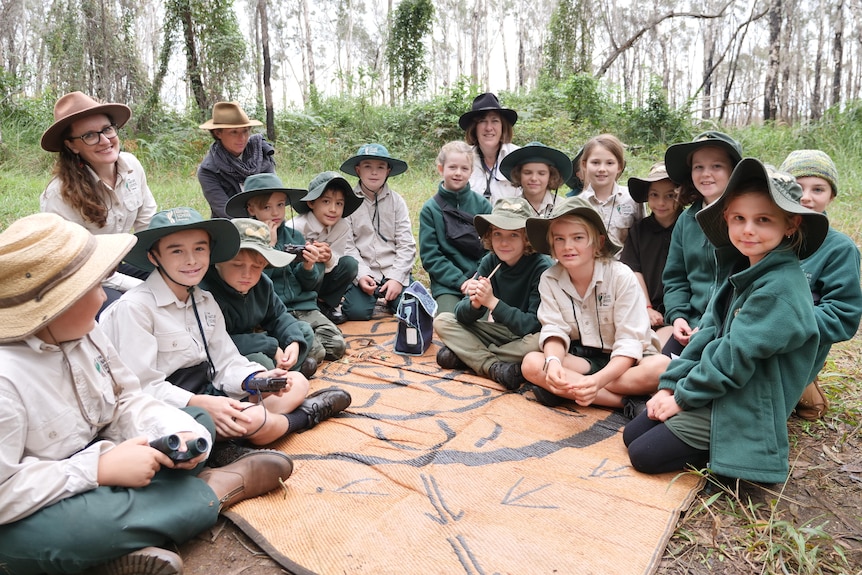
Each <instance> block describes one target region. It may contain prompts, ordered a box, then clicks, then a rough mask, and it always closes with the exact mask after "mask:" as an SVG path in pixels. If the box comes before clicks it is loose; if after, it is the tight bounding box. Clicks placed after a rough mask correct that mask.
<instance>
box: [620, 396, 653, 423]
mask: <svg viewBox="0 0 862 575" xmlns="http://www.w3.org/2000/svg"><path fill="white" fill-rule="evenodd" d="M648 400H649V396H648V395H627V396H625V397H624V398H623V417H625V418H626V419H628V420H629V421H631V420H632V419H634V418H635V417H637V416H638V415H640V414H641V413H643V412H644V411H646V402H647V401H648Z"/></svg>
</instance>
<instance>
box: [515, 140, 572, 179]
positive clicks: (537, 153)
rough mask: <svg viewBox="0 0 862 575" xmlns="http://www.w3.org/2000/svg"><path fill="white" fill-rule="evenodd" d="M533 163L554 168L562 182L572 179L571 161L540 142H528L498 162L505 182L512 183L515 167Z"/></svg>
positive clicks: (558, 151)
mask: <svg viewBox="0 0 862 575" xmlns="http://www.w3.org/2000/svg"><path fill="white" fill-rule="evenodd" d="M533 162H535V163H539V164H547V165H549V166H554V167H555V168H557V171H558V172H560V177H561V178H562V179H563V181H564V182H565V181H567V180H568V179H569V178H570V177H572V161H571V160H570V159H569V157H568V156H567V155H566V154H564V153H563V152H561V151H560V150H557V149H556V148H552V147H550V146H546V145H545V144H543V143H542V142H530V143H529V144H527V145H526V146H524V147H523V148H518V149H517V150H515V151H514V152H510V153H509V154H507V155H506V157H505V158H503V161H502V162H500V172H501V173H502V174H503V175H504V176H506V179H507V180H509V181H512V178H511V177H510V176H511V174H512V170H513V169H514V168H515V166H521V165H523V164H530V163H533Z"/></svg>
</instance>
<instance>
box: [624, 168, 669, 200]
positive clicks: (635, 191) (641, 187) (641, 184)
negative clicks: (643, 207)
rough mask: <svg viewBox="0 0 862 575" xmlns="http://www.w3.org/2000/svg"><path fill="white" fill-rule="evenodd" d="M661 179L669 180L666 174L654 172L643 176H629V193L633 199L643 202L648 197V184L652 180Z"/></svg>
mask: <svg viewBox="0 0 862 575" xmlns="http://www.w3.org/2000/svg"><path fill="white" fill-rule="evenodd" d="M662 180H670V176H669V175H667V174H656V175H654V176H647V177H645V178H629V181H628V189H629V195H630V196H631V197H632V199H633V200H634V201H636V202H638V203H641V204H643V203H645V202H646V201H647V200H648V199H649V187H650V184H652V183H653V182H660V181H662ZM671 182H673V180H671Z"/></svg>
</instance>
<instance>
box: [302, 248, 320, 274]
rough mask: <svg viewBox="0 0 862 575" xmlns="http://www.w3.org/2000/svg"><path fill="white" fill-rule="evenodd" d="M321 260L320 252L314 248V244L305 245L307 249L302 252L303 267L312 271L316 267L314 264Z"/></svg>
mask: <svg viewBox="0 0 862 575" xmlns="http://www.w3.org/2000/svg"><path fill="white" fill-rule="evenodd" d="M319 259H320V250H318V249H317V248H316V247H314V244H312V243H308V244H305V249H304V250H302V260H303V261H302V267H304V268H305V269H307V270H310V269H311V268H313V267H314V264H316V263H317V262H318V260H319Z"/></svg>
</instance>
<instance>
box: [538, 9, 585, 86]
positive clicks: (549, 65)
mask: <svg viewBox="0 0 862 575" xmlns="http://www.w3.org/2000/svg"><path fill="white" fill-rule="evenodd" d="M549 32H550V34H549V38H548V41H547V43H546V44H545V53H544V58H543V61H544V66H543V68H542V73H541V75H542V76H543V77H545V78H548V79H551V80H554V81H559V80H560V79H562V78H564V77H566V76H568V75H569V74H576V73H583V72H589V68H590V58H591V54H590V52H589V46H591V43H590V28H589V25H588V22H587V19H586V18H585V17H584V6H583V2H582V0H560V3H559V4H557V9H556V10H554V13H553V15H552V16H551V23H550V26H549Z"/></svg>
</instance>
